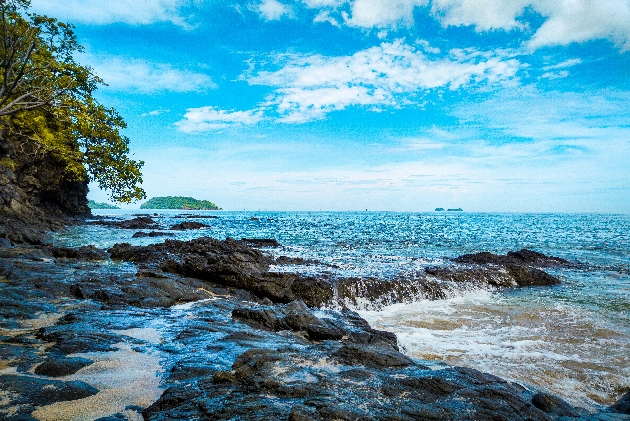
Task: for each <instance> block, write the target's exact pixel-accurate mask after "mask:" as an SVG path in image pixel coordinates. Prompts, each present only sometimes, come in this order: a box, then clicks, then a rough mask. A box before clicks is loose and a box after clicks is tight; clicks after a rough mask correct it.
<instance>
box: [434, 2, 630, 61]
mask: <svg viewBox="0 0 630 421" xmlns="http://www.w3.org/2000/svg"><path fill="white" fill-rule="evenodd" d="M528 7H529V8H531V10H532V11H534V12H537V13H539V14H541V15H542V16H543V17H544V18H545V21H544V23H543V24H542V26H541V27H540V28H539V29H538V30H537V31H536V32H535V34H534V36H533V37H532V39H531V40H530V41H529V42H528V46H529V47H530V48H532V49H537V48H540V47H544V46H553V45H567V44H570V43H573V42H584V41H590V40H595V39H608V40H610V41H612V42H614V43H615V44H616V45H617V46H618V47H619V48H620V49H621V50H622V51H628V50H630V2H628V1H627V0H606V1H598V0H571V1H566V0H433V2H432V7H431V10H432V12H433V14H434V15H435V16H437V17H438V19H439V20H440V21H441V22H442V24H443V25H445V26H449V25H472V26H474V27H475V29H476V30H478V31H487V30H494V29H504V30H512V29H524V28H527V25H524V24H523V23H521V22H519V20H518V18H519V17H521V16H522V15H523V12H524V10H525V9H526V8H528Z"/></svg>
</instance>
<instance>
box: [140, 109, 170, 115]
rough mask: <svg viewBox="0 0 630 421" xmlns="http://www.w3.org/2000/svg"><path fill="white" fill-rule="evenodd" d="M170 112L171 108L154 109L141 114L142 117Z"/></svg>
mask: <svg viewBox="0 0 630 421" xmlns="http://www.w3.org/2000/svg"><path fill="white" fill-rule="evenodd" d="M170 112H171V110H153V111H149V112H148V113H142V114H140V116H141V117H155V116H156V115H160V114H165V113H170Z"/></svg>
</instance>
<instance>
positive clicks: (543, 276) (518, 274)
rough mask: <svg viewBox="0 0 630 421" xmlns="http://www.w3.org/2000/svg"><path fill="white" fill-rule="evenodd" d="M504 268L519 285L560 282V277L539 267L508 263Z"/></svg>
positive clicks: (544, 284)
mask: <svg viewBox="0 0 630 421" xmlns="http://www.w3.org/2000/svg"><path fill="white" fill-rule="evenodd" d="M506 269H507V271H508V272H509V273H510V275H511V276H512V277H513V278H514V280H515V281H516V283H517V284H518V286H520V287H530V286H549V285H558V284H560V283H561V281H560V279H558V278H556V277H555V276H552V275H549V274H548V273H547V272H544V271H542V270H540V269H536V268H530V267H526V266H519V265H508V266H506Z"/></svg>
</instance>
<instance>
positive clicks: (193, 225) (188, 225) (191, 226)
mask: <svg viewBox="0 0 630 421" xmlns="http://www.w3.org/2000/svg"><path fill="white" fill-rule="evenodd" d="M201 228H210V225H206V224H202V223H201V222H195V221H192V222H188V221H186V222H182V223H180V224H175V225H173V226H172V227H171V228H170V229H171V230H174V231H175V230H196V229H201Z"/></svg>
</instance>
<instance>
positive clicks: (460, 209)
mask: <svg viewBox="0 0 630 421" xmlns="http://www.w3.org/2000/svg"><path fill="white" fill-rule="evenodd" d="M446 211H447V212H464V210H463V209H462V208H449V209H447V210H446Z"/></svg>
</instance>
